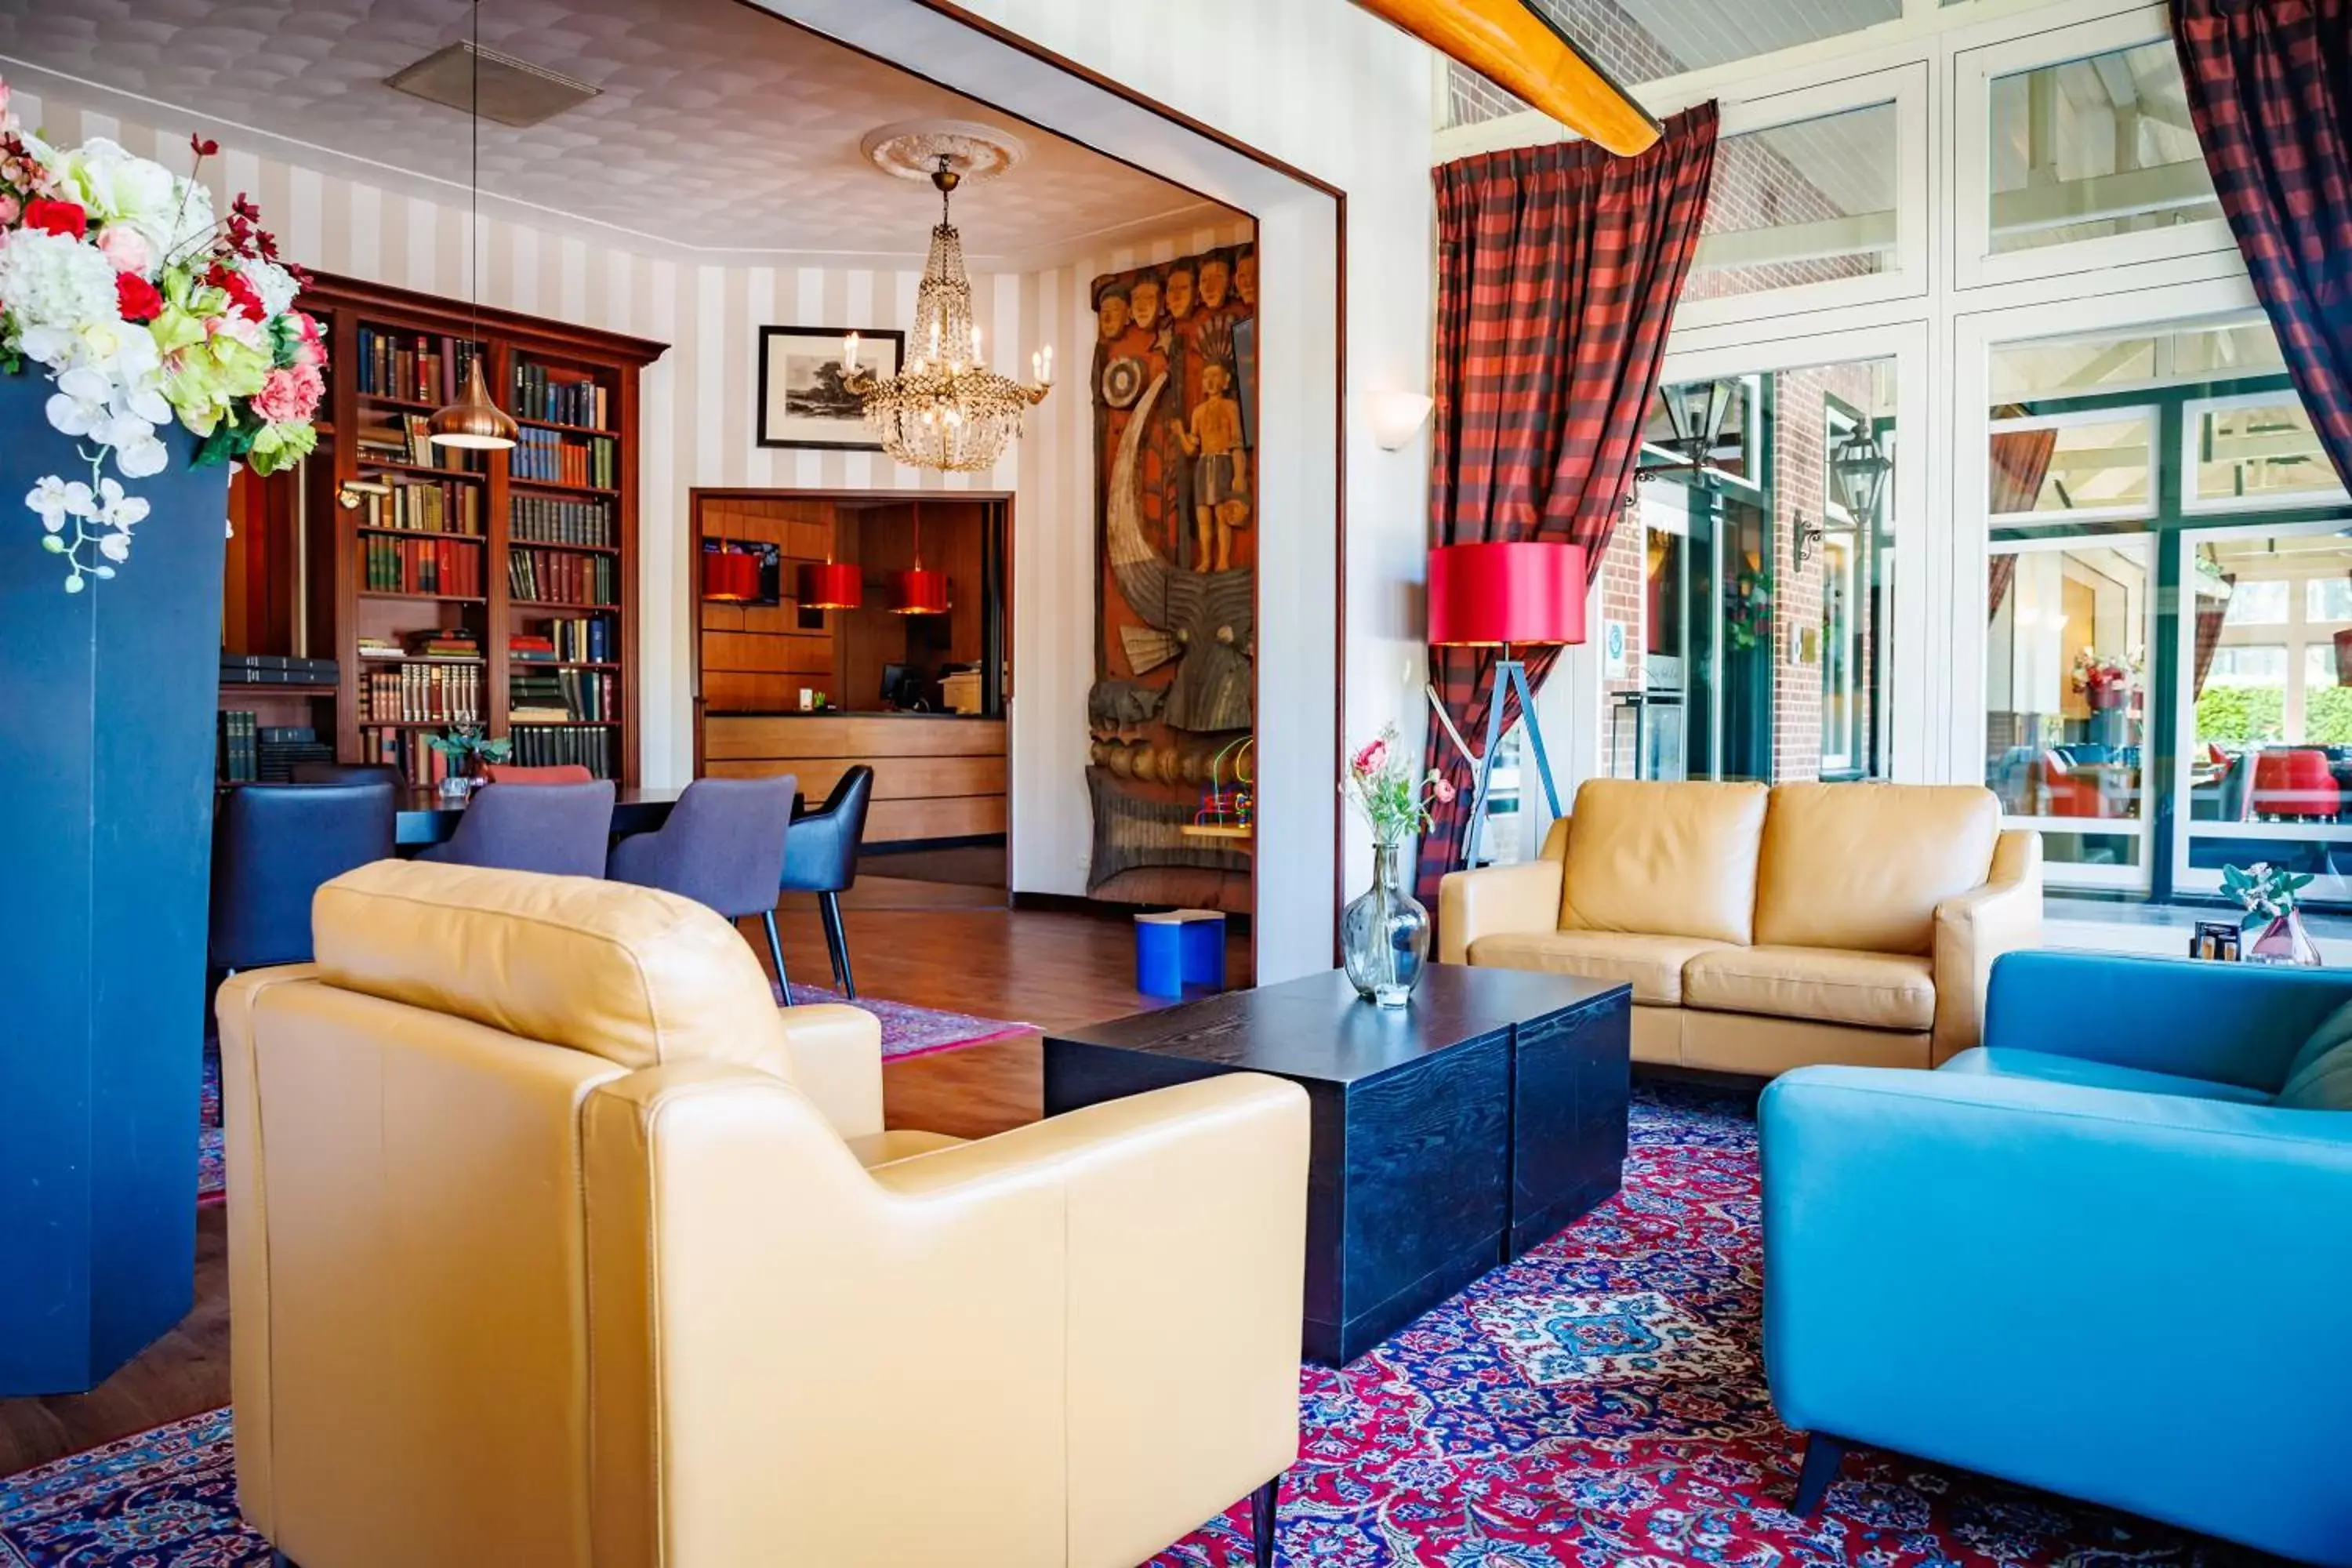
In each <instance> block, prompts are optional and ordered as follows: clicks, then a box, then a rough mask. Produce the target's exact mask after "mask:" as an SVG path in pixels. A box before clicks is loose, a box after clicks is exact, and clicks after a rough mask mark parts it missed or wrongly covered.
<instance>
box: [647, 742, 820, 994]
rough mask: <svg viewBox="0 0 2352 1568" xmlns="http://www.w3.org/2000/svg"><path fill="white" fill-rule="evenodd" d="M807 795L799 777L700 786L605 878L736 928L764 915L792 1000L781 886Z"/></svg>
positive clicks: (780, 981)
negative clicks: (779, 911) (680, 901)
mask: <svg viewBox="0 0 2352 1568" xmlns="http://www.w3.org/2000/svg"><path fill="white" fill-rule="evenodd" d="M799 789H800V784H799V782H798V781H797V780H796V779H794V778H793V775H792V774H790V773H786V774H784V775H783V776H782V777H781V778H766V779H697V780H695V781H694V782H693V783H692V784H688V785H687V786H686V793H685V794H684V795H679V796H678V797H677V805H674V806H672V807H671V808H670V813H669V816H668V817H667V819H665V820H664V822H663V823H662V825H661V827H660V829H659V830H658V831H656V832H653V833H640V834H636V835H635V836H634V837H628V838H624V839H622V840H621V841H620V842H619V843H618V844H615V845H614V846H613V854H612V858H611V859H610V860H608V861H607V862H606V864H605V868H604V875H605V876H606V877H607V878H609V879H612V880H613V881H615V882H635V883H636V884H637V885H638V886H639V887H643V888H659V889H662V890H663V891H665V892H671V893H676V894H677V895H678V896H679V897H681V898H687V899H692V900H694V901H695V902H696V903H698V904H706V905H708V906H709V907H710V908H711V909H714V910H718V911H719V913H720V914H722V915H725V916H726V917H727V918H728V919H729V920H730V921H737V920H741V919H742V918H743V917H744V916H745V915H758V916H759V917H761V922H762V923H763V924H765V925H766V927H767V930H768V955H769V956H770V957H771V958H772V959H774V960H775V963H776V984H777V985H778V986H779V987H781V988H782V991H783V995H784V1000H785V1001H786V1002H788V1003H789V1002H790V1001H791V1000H792V995H793V993H792V987H791V986H790V984H787V983H786V981H785V979H784V948H783V944H782V942H778V941H777V940H776V884H777V881H778V879H780V878H782V875H783V872H784V846H785V842H786V840H785V829H786V828H787V827H789V826H791V824H792V820H793V796H794V795H796V794H798V792H799Z"/></svg>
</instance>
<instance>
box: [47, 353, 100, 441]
mask: <svg viewBox="0 0 2352 1568" xmlns="http://www.w3.org/2000/svg"><path fill="white" fill-rule="evenodd" d="M113 397H114V383H113V381H112V379H111V378H110V377H109V376H108V375H107V374H106V373H105V372H103V371H100V370H95V369H92V368H91V367H89V366H88V365H82V366H78V367H77V368H75V369H73V370H69V371H67V372H66V373H65V374H62V375H60V376H58V390H57V393H56V395H53V396H52V397H50V399H49V404H48V416H49V424H50V425H51V426H53V427H54V428H55V429H57V430H58V431H59V432H60V433H62V434H64V435H68V436H87V435H89V433H90V432H91V431H93V430H95V429H97V428H98V426H100V424H101V423H102V422H104V420H105V419H106V417H107V405H109V404H110V402H111V401H112V400H113ZM100 439H103V437H100Z"/></svg>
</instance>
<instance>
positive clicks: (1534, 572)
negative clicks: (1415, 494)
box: [1429, 542, 1585, 866]
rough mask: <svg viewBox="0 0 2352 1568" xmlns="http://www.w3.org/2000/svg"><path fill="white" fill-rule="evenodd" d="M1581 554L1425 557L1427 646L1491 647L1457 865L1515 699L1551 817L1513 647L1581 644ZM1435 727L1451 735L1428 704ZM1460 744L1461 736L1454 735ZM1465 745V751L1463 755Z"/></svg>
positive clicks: (1471, 856)
mask: <svg viewBox="0 0 2352 1568" xmlns="http://www.w3.org/2000/svg"><path fill="white" fill-rule="evenodd" d="M1584 571H1585V554H1584V546H1582V545H1581V544H1554V543H1545V542H1524V543H1505V544H1444V545H1440V546H1439V547H1438V548H1436V549H1434V550H1433V551H1431V552H1429V641H1430V645H1431V646H1432V647H1492V648H1496V649H1498V650H1500V655H1501V657H1500V658H1498V659H1497V660H1496V664H1495V690H1494V696H1493V698H1492V699H1491V700H1489V701H1488V703H1487V705H1486V747H1485V749H1484V750H1482V751H1481V752H1479V753H1478V755H1477V756H1476V757H1475V758H1473V759H1472V761H1473V762H1474V763H1475V764H1476V766H1477V769H1478V789H1477V794H1476V795H1475V796H1474V797H1473V799H1472V801H1471V805H1470V832H1469V834H1468V836H1467V837H1466V838H1465V842H1464V845H1463V851H1462V863H1463V864H1464V865H1465V866H1475V865H1476V864H1477V863H1478V840H1479V837H1480V836H1481V834H1482V833H1483V831H1484V829H1485V827H1486V810H1487V805H1488V802H1489V793H1488V792H1489V790H1490V788H1491V786H1492V784H1493V783H1494V776H1495V752H1496V747H1497V746H1499V745H1500V744H1501V742H1502V739H1503V705H1504V703H1505V702H1506V701H1507V700H1508V698H1509V695H1510V693H1512V692H1514V691H1516V692H1517V693H1518V695H1519V714H1520V720H1521V722H1523V723H1525V724H1526V725H1527V730H1528V751H1530V752H1533V753H1534V756H1535V763H1536V773H1537V775H1538V777H1540V778H1541V779H1542V780H1543V788H1544V800H1545V802H1546V803H1547V804H1548V805H1549V806H1550V807H1551V814H1552V816H1559V789H1558V787H1557V786H1555V785H1554V784H1553V783H1552V778H1551V760H1550V758H1549V757H1548V756H1546V755H1545V754H1544V743H1543V727H1542V726H1541V725H1540V724H1538V722H1537V721H1536V699H1535V692H1534V691H1533V690H1532V689H1530V688H1529V687H1528V667H1527V665H1526V664H1525V663H1524V662H1522V661H1521V660H1520V658H1518V655H1517V649H1520V648H1525V647H1562V646H1565V645H1568V644H1570V643H1580V642H1582V641H1583V640H1584V599H1585V580H1584ZM1431 706H1432V708H1433V710H1435V711H1436V713H1437V715H1438V721H1439V722H1440V723H1443V724H1444V725H1445V726H1446V729H1447V731H1449V732H1451V731H1453V722H1452V721H1450V720H1448V719H1447V718H1446V717H1445V710H1444V708H1443V707H1441V706H1439V705H1437V704H1435V703H1433V704H1432V705H1431ZM1454 744H1455V745H1456V746H1461V745H1462V737H1461V736H1460V735H1459V734H1455V735H1454ZM1467 750H1468V749H1467V748H1466V747H1465V748H1464V751H1465V754H1467Z"/></svg>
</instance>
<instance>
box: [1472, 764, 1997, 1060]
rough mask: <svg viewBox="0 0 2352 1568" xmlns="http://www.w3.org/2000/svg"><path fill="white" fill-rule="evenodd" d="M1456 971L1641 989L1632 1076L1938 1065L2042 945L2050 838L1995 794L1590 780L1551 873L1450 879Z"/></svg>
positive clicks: (1559, 835) (1561, 828)
mask: <svg viewBox="0 0 2352 1568" xmlns="http://www.w3.org/2000/svg"><path fill="white" fill-rule="evenodd" d="M1437 931H1438V941H1439V943H1440V948H1439V953H1440V956H1441V957H1442V958H1443V959H1444V961H1445V962H1446V963H1475V964H1495V965H1499V966H1502V967H1505V968H1511V969H1542V970H1549V971H1552V972H1554V973H1561V974H1576V975H1582V976H1585V977H1586V978H1589V979H1596V980H1620V981H1624V982H1626V983H1627V984H1631V985H1632V986H1633V1057H1634V1059H1635V1060H1637V1061H1648V1062H1666V1063H1674V1064H1677V1065H1680V1066H1683V1067H1692V1068H1712V1069H1715V1070H1717V1071H1724V1072H1738V1073H1754V1074H1765V1075H1769V1074H1772V1073H1778V1072H1782V1071H1785V1070H1786V1069H1788V1068H1793V1067H1801V1066H1803V1065H1805V1064H1807V1063H1809V1062H1841V1063H1845V1064H1849V1065H1853V1066H1863V1067H1881V1066H1883V1067H1915V1068H1924V1067H1932V1066H1934V1065H1936V1064H1937V1063H1938V1062H1941V1061H1942V1060H1944V1058H1947V1057H1949V1056H1951V1055H1952V1054H1953V1053H1955V1052H1957V1051H1961V1050H1965V1049H1967V1048H1968V1047H1970V1046H1973V1045H1975V1044H1976V1043H1977V1039H1978V1036H1979V1034H1980V1033H1981V1031H1982V1025H1983V1016H1984V993H1985V983H1986V980H1987V978H1988V977H1989V975H1990V973H1991V970H1992V961H1993V960H1994V959H1995V958H1996V957H1998V956H1999V955H2000V954H2001V953H2003V952H2008V951H2009V950H2011V948H2018V947H2032V946H2035V945H2037V944H2038V943H2039V942H2040V941H2041V931H2042V840H2041V836H2040V835H2038V834H2033V833H2016V832H2003V831H2001V827H2000V805H1999V803H1998V801H1997V800H1996V799H1995V798H1994V796H1993V795H1992V793H1991V792H1990V790H1984V789H1979V788H1976V787H1975V786H1973V785H1921V784H1781V785H1779V786H1778V787H1776V788H1770V789H1768V788H1766V786H1764V785H1762V784H1667V783H1649V782H1637V781H1633V780H1622V779H1595V780H1592V781H1591V782H1590V783H1588V784H1585V785H1584V786H1583V787H1582V788H1581V789H1580V790H1578V791H1577V794H1576V803H1575V808H1574V810H1573V812H1572V813H1571V815H1570V816H1566V817H1563V818H1561V819H1560V820H1559V821H1558V822H1556V823H1554V824H1553V825H1552V831H1551V835H1550V837H1549V839H1548V840H1547V842H1546V843H1545V845H1544V852H1543V855H1542V857H1541V858H1539V859H1536V860H1533V861H1529V862H1527V863H1525V864H1522V865H1517V866H1504V867H1495V868H1487V869H1483V870H1477V871H1463V872H1456V873H1454V875H1452V876H1450V877H1448V878H1446V879H1445V880H1444V885H1443V887H1442V889H1441V890H1440V893H1439V907H1438V926H1437Z"/></svg>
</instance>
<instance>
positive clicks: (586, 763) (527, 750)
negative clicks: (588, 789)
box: [509, 722, 619, 779]
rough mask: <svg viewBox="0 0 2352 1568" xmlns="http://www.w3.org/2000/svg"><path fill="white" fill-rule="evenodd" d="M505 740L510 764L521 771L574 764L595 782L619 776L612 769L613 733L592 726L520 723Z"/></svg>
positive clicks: (615, 737)
mask: <svg viewBox="0 0 2352 1568" xmlns="http://www.w3.org/2000/svg"><path fill="white" fill-rule="evenodd" d="M509 739H510V740H511V741H512V742H514V760H515V761H516V762H517V763H520V764H521V765H522V766H524V767H530V768H546V767H562V766H565V765H567V764H569V763H578V764H580V765H581V766H582V767H584V768H586V769H587V770H588V772H589V773H590V774H591V775H592V776H593V777H596V778H600V779H609V778H615V777H618V776H619V775H618V773H617V771H616V770H615V769H614V766H613V759H614V754H615V752H616V751H617V749H618V745H619V741H618V736H617V731H613V730H608V729H604V728H601V727H598V726H594V725H582V724H555V723H549V724H541V723H531V722H522V723H518V724H516V725H515V727H514V730H513V731H512V733H511V734H510V735H509Z"/></svg>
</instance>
